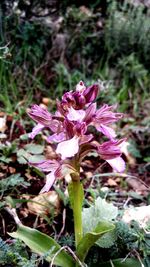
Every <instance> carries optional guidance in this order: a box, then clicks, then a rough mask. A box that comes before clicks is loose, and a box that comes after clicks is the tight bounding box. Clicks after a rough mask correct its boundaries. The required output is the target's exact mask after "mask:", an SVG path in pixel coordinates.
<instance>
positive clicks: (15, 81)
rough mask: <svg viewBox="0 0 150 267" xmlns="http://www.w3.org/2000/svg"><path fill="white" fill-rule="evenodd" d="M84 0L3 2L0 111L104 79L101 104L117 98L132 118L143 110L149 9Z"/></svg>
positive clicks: (149, 59)
mask: <svg viewBox="0 0 150 267" xmlns="http://www.w3.org/2000/svg"><path fill="white" fill-rule="evenodd" d="M86 2H87V1H67V0H65V1H63V2H61V3H60V2H59V1H57V0H53V1H46V0H45V1H37V0H34V1H25V0H18V1H13V0H12V1H8V0H2V1H1V8H0V20H1V23H0V25H1V27H0V47H1V50H0V55H1V59H0V105H1V106H2V108H3V109H5V111H7V112H8V113H12V112H14V111H15V110H16V109H17V108H18V103H20V102H21V103H23V105H24V107H27V106H28V105H29V104H30V103H31V102H32V101H35V100H36V102H40V101H41V98H42V97H43V96H46V97H50V98H51V99H55V98H56V97H61V95H62V93H63V92H64V91H66V90H68V89H69V90H72V89H73V88H74V86H75V85H76V83H78V82H79V81H80V80H83V81H85V82H86V84H87V85H88V84H90V83H93V82H96V81H98V82H100V83H101V85H102V87H103V89H104V90H102V92H101V94H100V96H99V101H100V100H104V101H107V102H109V103H110V104H111V103H116V102H117V103H119V107H120V110H121V111H128V112H129V111H130V112H131V113H132V114H134V115H135V116H136V115H137V114H140V113H141V112H145V111H143V110H144V106H145V101H146V102H147V101H148V97H149V84H150V74H149V68H150V23H149V22H150V18H149V11H150V9H149V8H148V7H146V6H145V5H144V4H143V5H142V4H138V5H136V6H135V5H134V4H133V1H116V0H107V1H100V0H97V1H94V3H93V1H88V4H87V3H86ZM104 2H105V3H104ZM22 101H23V102H22ZM144 115H145V113H144Z"/></svg>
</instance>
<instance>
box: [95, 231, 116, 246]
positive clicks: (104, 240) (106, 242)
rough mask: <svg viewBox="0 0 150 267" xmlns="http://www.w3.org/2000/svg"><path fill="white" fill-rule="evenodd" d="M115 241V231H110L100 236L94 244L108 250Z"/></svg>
mask: <svg viewBox="0 0 150 267" xmlns="http://www.w3.org/2000/svg"><path fill="white" fill-rule="evenodd" d="M116 239H117V235H116V232H115V231H111V232H108V233H106V234H105V235H103V236H101V238H99V239H98V240H97V242H96V244H97V245H98V246H99V247H101V248H110V247H111V246H113V245H114V243H115V241H116Z"/></svg>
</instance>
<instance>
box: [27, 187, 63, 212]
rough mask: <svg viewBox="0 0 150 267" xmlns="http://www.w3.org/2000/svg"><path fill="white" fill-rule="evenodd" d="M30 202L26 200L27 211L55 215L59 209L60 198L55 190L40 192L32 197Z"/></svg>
mask: <svg viewBox="0 0 150 267" xmlns="http://www.w3.org/2000/svg"><path fill="white" fill-rule="evenodd" d="M30 200H32V202H28V203H27V206H28V209H29V212H31V213H33V214H36V215H40V214H45V215H47V214H51V213H52V214H54V215H57V214H58V213H59V210H60V198H59V196H58V194H57V193H56V192H55V191H50V192H48V193H43V194H40V195H38V196H36V197H34V198H32V199H30Z"/></svg>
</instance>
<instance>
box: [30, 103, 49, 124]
mask: <svg viewBox="0 0 150 267" xmlns="http://www.w3.org/2000/svg"><path fill="white" fill-rule="evenodd" d="M28 115H29V116H30V117H31V118H32V119H33V120H34V121H36V122H37V123H40V124H42V125H44V126H46V127H48V126H49V125H50V123H51V121H52V116H51V114H50V113H49V112H48V110H47V109H44V108H41V107H40V106H38V105H33V106H32V107H31V109H30V110H29V111H28Z"/></svg>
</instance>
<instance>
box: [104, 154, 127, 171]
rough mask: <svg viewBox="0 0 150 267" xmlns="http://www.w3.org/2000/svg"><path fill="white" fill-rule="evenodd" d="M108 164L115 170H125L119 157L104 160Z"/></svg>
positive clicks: (123, 163)
mask: <svg viewBox="0 0 150 267" xmlns="http://www.w3.org/2000/svg"><path fill="white" fill-rule="evenodd" d="M106 161H107V162H108V163H109V165H110V166H111V167H112V168H113V169H114V170H115V171H117V172H123V171H124V170H125V162H124V160H123V159H122V158H121V157H117V158H114V159H109V160H106Z"/></svg>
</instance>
